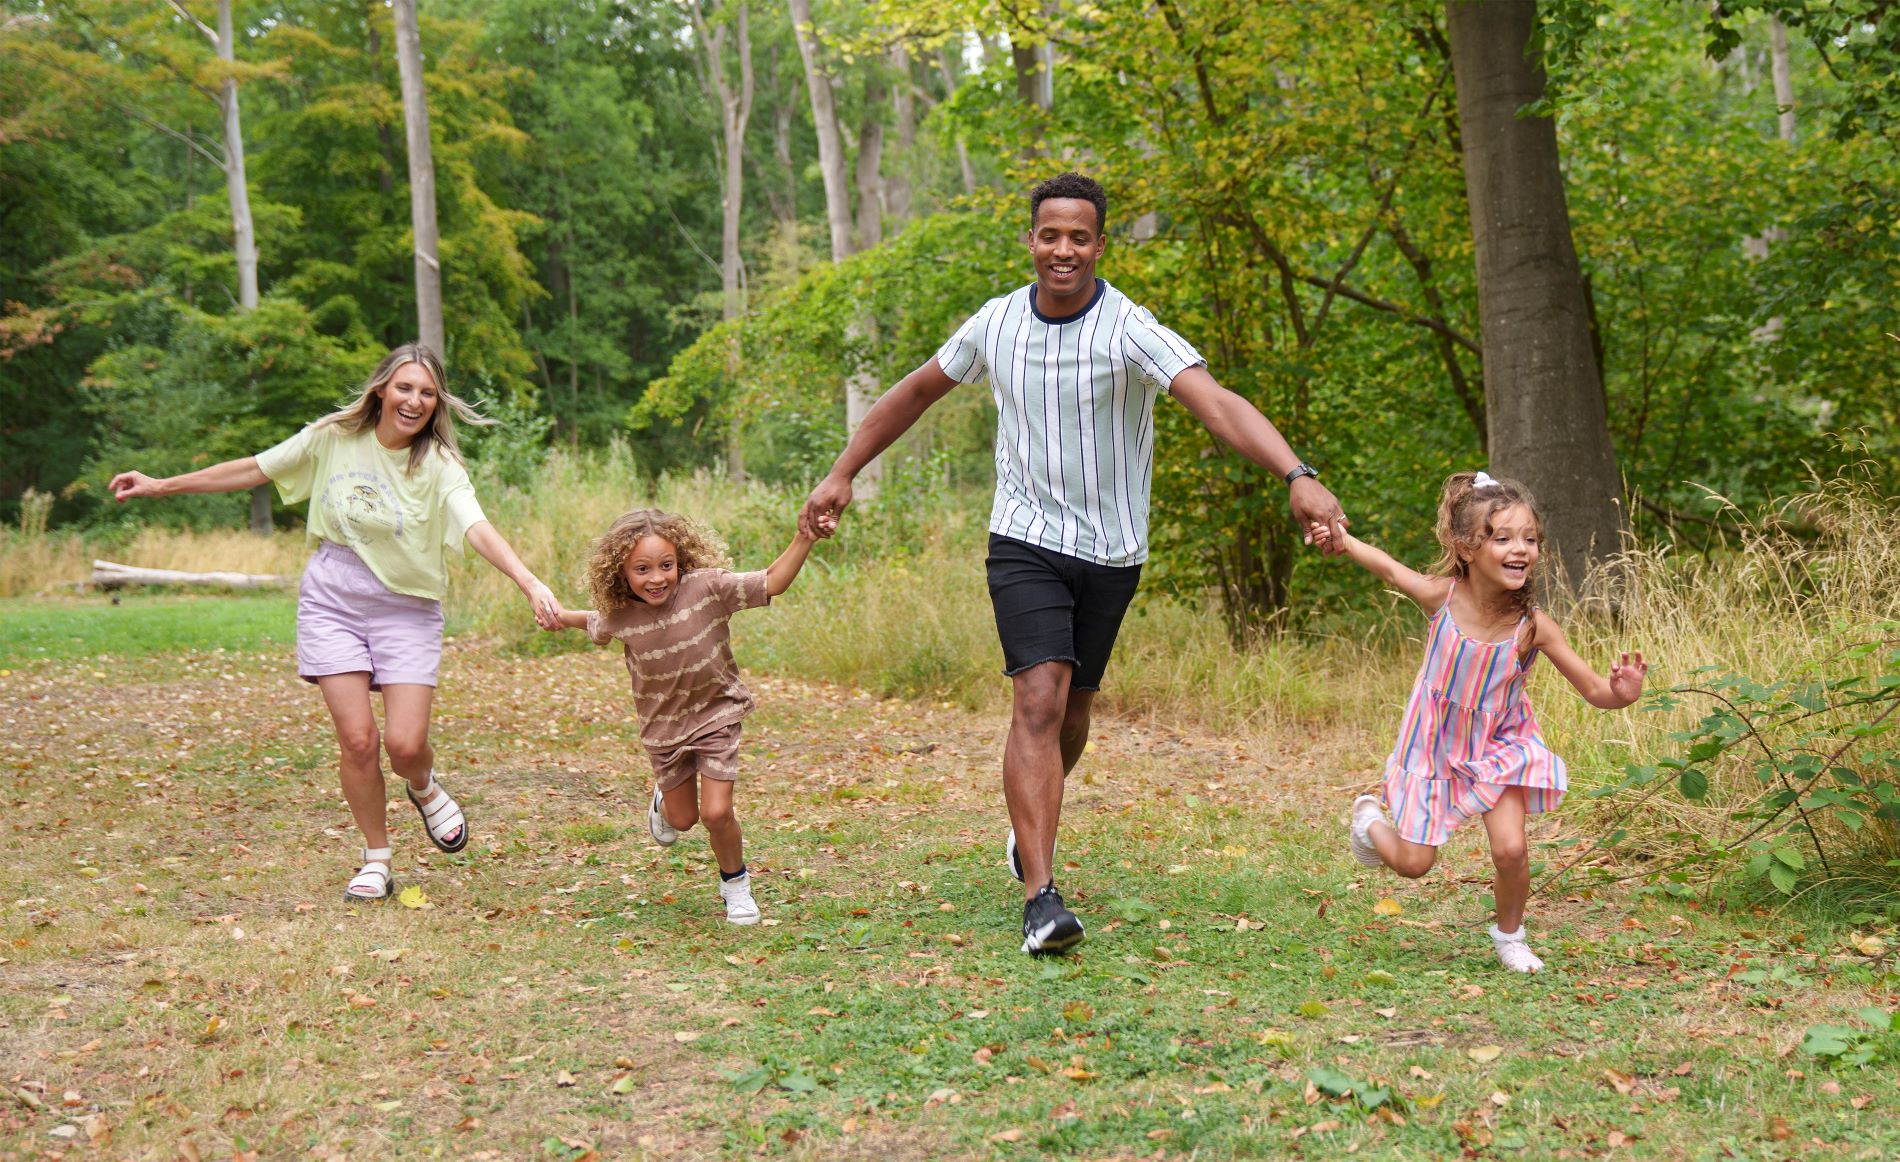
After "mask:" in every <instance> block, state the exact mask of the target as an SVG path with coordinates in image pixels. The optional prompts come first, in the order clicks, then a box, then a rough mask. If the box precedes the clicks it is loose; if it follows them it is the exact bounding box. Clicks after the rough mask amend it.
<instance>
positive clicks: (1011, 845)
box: [1003, 827, 1056, 883]
mask: <svg viewBox="0 0 1900 1162" xmlns="http://www.w3.org/2000/svg"><path fill="white" fill-rule="evenodd" d="M1003 856H1004V858H1006V859H1008V860H1009V874H1010V875H1013V876H1015V877H1016V882H1017V883H1021V882H1022V880H1023V855H1022V852H1020V851H1017V850H1016V829H1015V828H1014V827H1012V828H1010V829H1009V838H1008V839H1006V840H1004V841H1003ZM1055 857H1056V853H1055V849H1053V848H1051V849H1050V851H1049V858H1050V859H1051V860H1054V859H1055Z"/></svg>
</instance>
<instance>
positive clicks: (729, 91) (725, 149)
mask: <svg viewBox="0 0 1900 1162" xmlns="http://www.w3.org/2000/svg"><path fill="white" fill-rule="evenodd" d="M715 3H716V6H715V7H714V8H713V9H712V13H711V18H710V19H708V16H707V11H706V9H705V7H704V5H703V4H702V3H701V2H700V0H692V14H693V33H694V35H695V36H696V37H698V39H699V50H700V53H701V58H700V81H701V83H702V84H703V85H704V86H705V88H706V96H707V97H708V98H710V99H711V100H712V102H713V104H714V105H715V106H716V107H717V108H718V110H719V124H720V130H721V135H722V136H721V143H722V145H721V148H720V150H719V155H720V160H721V162H722V163H723V164H722V165H721V167H720V174H719V199H720V205H721V206H722V207H723V208H724V214H723V215H722V218H721V229H720V234H719V277H720V290H721V292H722V293H723V295H724V300H723V302H724V309H723V311H722V316H721V317H723V318H727V319H735V318H738V317H739V314H740V312H741V311H743V310H744V309H745V298H744V293H745V292H744V286H743V281H744V274H745V272H744V269H743V263H742V260H741V258H740V256H739V227H740V224H741V220H742V216H743V212H744V210H745V132H746V123H747V122H748V121H749V120H751V117H752V95H753V89H754V80H753V72H752V26H751V17H750V13H749V5H748V4H747V3H746V0H738V3H736V4H734V5H732V6H731V7H730V8H728V7H726V6H725V5H723V4H718V3H717V0H715ZM728 34H730V35H731V37H732V55H733V56H734V57H736V58H738V59H737V62H736V63H737V65H738V68H739V77H738V83H737V84H734V83H733V79H732V77H731V76H729V75H728V71H727V70H728V69H729V68H730V67H731V66H730V65H729V64H728V63H727V60H726V56H727V53H726V43H727V36H728Z"/></svg>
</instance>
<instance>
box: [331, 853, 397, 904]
mask: <svg viewBox="0 0 1900 1162" xmlns="http://www.w3.org/2000/svg"><path fill="white" fill-rule="evenodd" d="M389 855H390V852H389V849H388V848H387V847H366V848H364V849H363V870H362V871H359V872H357V873H356V874H355V875H354V876H352V877H350V884H349V886H348V887H346V888H344V889H343V898H344V899H346V900H349V901H350V902H351V903H360V902H368V903H375V902H376V901H378V900H387V899H388V898H389V897H390V896H391V895H392V894H393V893H394V892H395V890H396V880H395V878H394V877H392V876H391V875H390V874H389ZM359 889H360V890H359Z"/></svg>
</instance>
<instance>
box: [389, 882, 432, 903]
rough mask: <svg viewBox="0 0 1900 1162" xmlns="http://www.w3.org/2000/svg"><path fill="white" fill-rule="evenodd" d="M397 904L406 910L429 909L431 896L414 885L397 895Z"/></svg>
mask: <svg viewBox="0 0 1900 1162" xmlns="http://www.w3.org/2000/svg"><path fill="white" fill-rule="evenodd" d="M396 902H397V903H399V904H401V905H402V906H403V907H405V908H427V907H429V906H430V905H429V894H428V893H427V892H425V891H423V890H422V889H421V888H418V887H416V886H414V885H411V886H409V887H406V888H404V889H403V890H402V891H400V892H398V893H396Z"/></svg>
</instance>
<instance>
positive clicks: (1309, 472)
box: [1286, 460, 1319, 488]
mask: <svg viewBox="0 0 1900 1162" xmlns="http://www.w3.org/2000/svg"><path fill="white" fill-rule="evenodd" d="M1318 475H1319V469H1317V468H1315V467H1313V466H1312V465H1311V464H1308V463H1306V462H1305V461H1304V460H1302V461H1301V462H1300V463H1299V465H1298V466H1297V467H1295V468H1294V469H1293V471H1291V472H1289V473H1287V474H1286V482H1287V487H1289V488H1290V487H1292V486H1293V482H1294V481H1295V480H1298V479H1299V478H1300V477H1302V476H1313V477H1317V476H1318Z"/></svg>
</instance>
